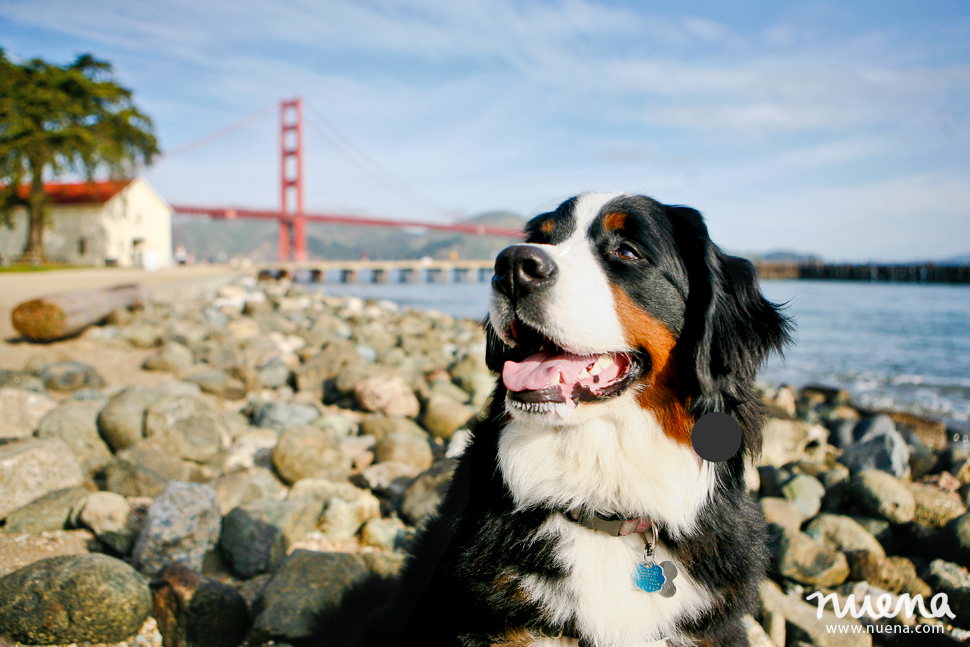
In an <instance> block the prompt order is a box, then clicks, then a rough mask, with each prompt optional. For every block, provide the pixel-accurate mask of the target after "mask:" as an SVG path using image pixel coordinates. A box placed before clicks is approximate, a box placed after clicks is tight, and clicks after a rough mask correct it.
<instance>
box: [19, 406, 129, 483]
mask: <svg viewBox="0 0 970 647" xmlns="http://www.w3.org/2000/svg"><path fill="white" fill-rule="evenodd" d="M102 407H104V402H101V401H96V400H95V401H91V400H70V401H68V402H65V403H64V404H62V405H61V406H59V407H57V408H56V409H54V410H53V411H51V412H50V413H48V414H47V415H46V416H44V417H43V418H42V419H41V421H40V422H39V423H38V425H37V437H38V438H60V439H61V440H63V441H64V442H65V443H67V445H68V446H69V447H70V448H71V451H72V453H73V454H74V456H75V457H76V458H77V459H78V460H79V461H80V462H81V469H82V470H83V471H84V474H85V475H86V476H88V477H92V476H94V474H95V473H96V472H98V471H99V470H101V468H103V467H104V466H105V465H106V464H107V463H108V461H109V460H111V450H110V449H109V448H108V446H107V445H106V444H105V442H104V440H102V439H101V434H99V433H98V413H99V412H100V411H101V409H102Z"/></svg>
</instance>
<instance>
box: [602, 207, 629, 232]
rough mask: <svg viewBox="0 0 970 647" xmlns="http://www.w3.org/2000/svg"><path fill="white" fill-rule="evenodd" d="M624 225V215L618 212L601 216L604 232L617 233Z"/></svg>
mask: <svg viewBox="0 0 970 647" xmlns="http://www.w3.org/2000/svg"><path fill="white" fill-rule="evenodd" d="M625 224H626V214H625V213H620V212H619V211H611V212H610V213H608V214H606V215H605V216H603V228H604V229H606V231H619V230H620V229H623V226H624V225H625Z"/></svg>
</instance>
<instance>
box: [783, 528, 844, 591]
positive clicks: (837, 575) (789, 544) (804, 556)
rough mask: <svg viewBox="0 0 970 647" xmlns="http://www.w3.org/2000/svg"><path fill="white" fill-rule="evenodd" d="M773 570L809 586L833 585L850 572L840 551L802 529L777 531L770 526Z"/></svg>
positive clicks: (837, 583) (840, 581) (839, 582)
mask: <svg viewBox="0 0 970 647" xmlns="http://www.w3.org/2000/svg"><path fill="white" fill-rule="evenodd" d="M773 530H774V532H773V533H772V534H773V537H772V538H773V540H774V542H773V543H775V572H776V573H777V574H778V575H780V576H782V577H787V578H789V579H792V580H795V581H796V582H801V583H802V584H809V585H812V586H824V587H833V586H837V585H839V584H841V583H842V582H844V581H845V580H846V578H847V577H848V576H849V563H848V561H846V558H845V555H843V554H842V553H840V552H838V551H836V550H832V549H830V548H826V547H825V546H823V545H822V544H820V543H819V542H817V541H815V540H814V539H812V538H811V537H809V536H808V535H806V534H805V533H803V532H792V531H790V530H781V531H778V529H777V528H776V527H773Z"/></svg>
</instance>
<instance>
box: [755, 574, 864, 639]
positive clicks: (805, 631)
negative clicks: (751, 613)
mask: <svg viewBox="0 0 970 647" xmlns="http://www.w3.org/2000/svg"><path fill="white" fill-rule="evenodd" d="M760 592H761V604H762V607H763V608H764V610H765V612H770V613H777V614H779V615H781V616H782V617H784V618H785V621H786V624H785V633H786V635H787V638H786V640H788V641H789V642H788V644H790V645H791V644H793V643H796V642H797V641H801V640H804V641H806V642H808V643H811V644H812V645H817V647H872V636H871V635H869V634H868V633H866V631H864V630H863V631H858V632H856V631H853V629H855V628H856V627H860V626H861V623H860V622H859V621H858V620H856V619H854V618H853V617H852V616H851V615H850V616H846V617H845V618H844V619H840V618H838V617H837V616H836V615H835V613H833V612H832V609H831V606H832V605H828V607H826V608H825V610H824V612H823V614H822V617H821V618H818V617H817V614H818V605H817V604H810V603H808V602H804V601H802V600H800V599H799V598H797V597H795V596H792V595H785V594H784V593H782V592H781V589H780V588H778V585H777V584H775V583H774V582H772V581H771V580H765V581H763V582H762V583H761V588H760ZM839 625H844V626H846V630H845V631H837V629H839V628H840V627H839Z"/></svg>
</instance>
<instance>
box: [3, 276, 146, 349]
mask: <svg viewBox="0 0 970 647" xmlns="http://www.w3.org/2000/svg"><path fill="white" fill-rule="evenodd" d="M147 301H148V289H147V288H146V287H145V286H143V285H139V284H134V285H118V286H115V287H112V288H105V289H103V290H75V291H72V292H60V293H58V294H49V295H47V296H45V297H41V298H39V299H32V300H30V301H24V302H23V303H21V304H20V305H18V306H17V307H16V308H14V310H13V312H12V313H11V314H10V318H11V319H12V320H13V327H14V328H15V329H16V330H17V332H19V333H20V334H21V335H23V336H24V337H25V338H26V339H29V340H30V341H41V342H44V341H54V340H57V339H64V338H65V337H71V336H73V335H77V334H78V333H80V332H81V331H83V330H84V329H85V328H87V327H88V326H90V325H92V324H96V323H98V322H99V321H102V320H103V319H105V318H106V317H107V316H108V315H109V314H111V313H112V312H113V311H114V310H117V309H118V308H132V307H136V306H141V305H144V304H145V303H146V302H147Z"/></svg>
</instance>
